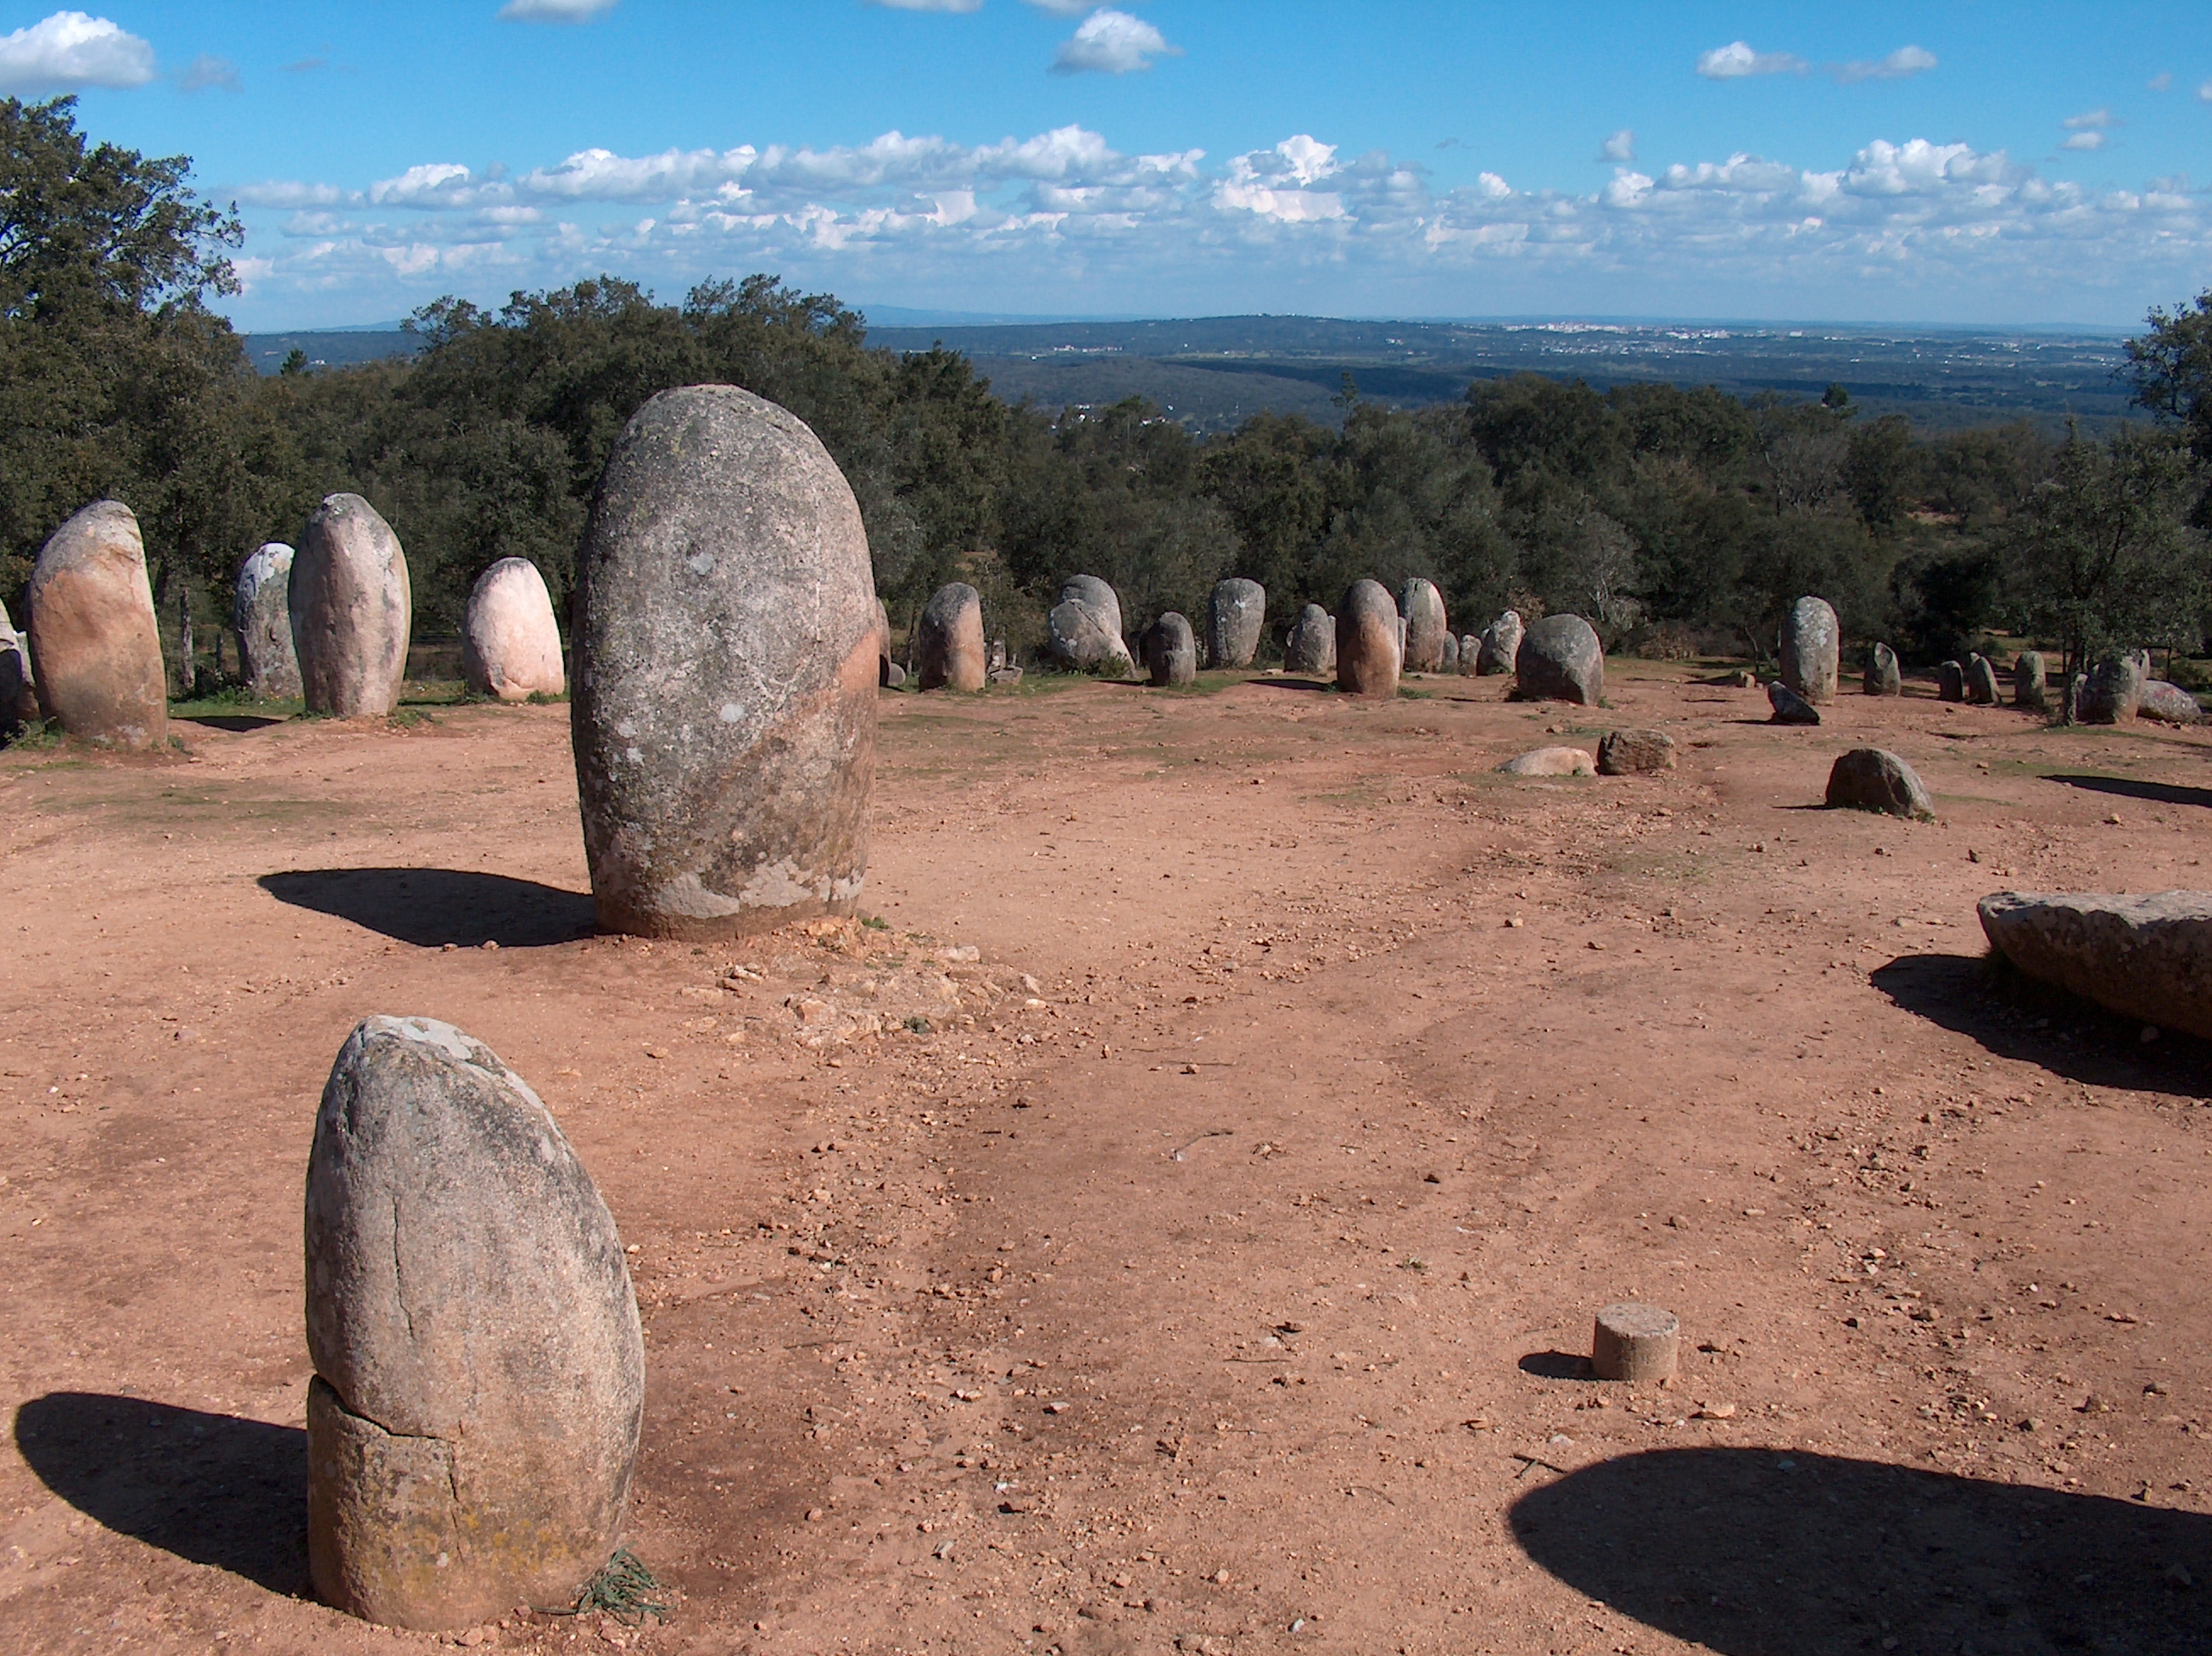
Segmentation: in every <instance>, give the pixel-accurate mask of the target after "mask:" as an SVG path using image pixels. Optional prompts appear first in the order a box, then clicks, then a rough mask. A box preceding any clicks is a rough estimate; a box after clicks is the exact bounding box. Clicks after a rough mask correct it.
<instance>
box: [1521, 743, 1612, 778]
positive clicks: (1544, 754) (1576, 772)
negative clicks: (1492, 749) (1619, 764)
mask: <svg viewBox="0 0 2212 1656" xmlns="http://www.w3.org/2000/svg"><path fill="white" fill-rule="evenodd" d="M1498 770H1500V771H1502V772H1503V773H1504V774H1505V775H1506V776H1595V775H1596V774H1597V766H1596V765H1595V764H1593V763H1592V762H1591V760H1590V756H1589V754H1588V753H1587V752H1584V751H1583V749H1581V748H1579V747H1540V748H1537V749H1535V750H1534V751H1533V752H1528V753H1523V754H1522V755H1521V756H1520V757H1519V758H1511V759H1508V760H1506V761H1505V763H1504V764H1501V765H1499V766H1498Z"/></svg>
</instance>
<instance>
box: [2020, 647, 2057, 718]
mask: <svg viewBox="0 0 2212 1656" xmlns="http://www.w3.org/2000/svg"><path fill="white" fill-rule="evenodd" d="M2012 704H2013V705H2014V706H2015V707H2018V708H2025V709H2027V710H2028V711H2029V712H2031V713H2041V712H2044V711H2045V710H2046V709H2048V708H2049V707H2050V705H2051V693H2050V686H2049V685H2047V684H2046V683H2045V680H2044V677H2043V657H2042V655H2041V654H2039V653H2038V652H2036V651H2034V650H2032V649H2024V650H2022V651H2021V653H2020V659H2019V660H2018V661H2015V662H2014V663H2013V664H2012Z"/></svg>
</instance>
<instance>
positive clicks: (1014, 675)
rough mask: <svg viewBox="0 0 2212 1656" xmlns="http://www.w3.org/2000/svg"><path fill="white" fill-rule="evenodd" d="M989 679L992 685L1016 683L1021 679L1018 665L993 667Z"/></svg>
mask: <svg viewBox="0 0 2212 1656" xmlns="http://www.w3.org/2000/svg"><path fill="white" fill-rule="evenodd" d="M990 681H991V683H993V684H994V685H1018V684H1019V683H1021V681H1022V670H1021V669H1020V668H1019V667H993V668H992V669H991V674H990Z"/></svg>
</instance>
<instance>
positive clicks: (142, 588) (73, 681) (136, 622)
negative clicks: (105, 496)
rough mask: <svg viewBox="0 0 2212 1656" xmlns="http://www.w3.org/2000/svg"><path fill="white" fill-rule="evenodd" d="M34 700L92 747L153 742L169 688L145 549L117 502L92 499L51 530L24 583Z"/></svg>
mask: <svg viewBox="0 0 2212 1656" xmlns="http://www.w3.org/2000/svg"><path fill="white" fill-rule="evenodd" d="M27 592H28V596H29V598H30V600H31V613H30V618H29V621H28V622H27V624H26V627H25V631H26V632H27V634H28V636H29V637H30V641H31V669H32V672H33V674H34V675H35V676H36V679H37V684H36V689H37V691H38V696H39V704H40V706H41V707H43V708H44V709H46V716H47V717H48V718H50V719H57V720H59V721H60V722H61V727H62V729H63V731H64V733H65V734H68V735H70V736H73V737H75V738H76V739H77V740H80V741H86V742H90V743H91V744H93V745H94V746H96V747H115V748H125V749H132V750H136V749H143V748H149V747H159V746H161V744H162V743H163V742H165V741H166V740H168V734H169V696H168V683H167V673H166V669H165V668H164V667H163V666H162V662H161V632H160V630H159V629H158V628H157V627H156V626H155V622H154V592H153V588H151V587H149V586H148V585H147V583H146V547H145V543H144V542H143V541H142V540H141V539H139V536H138V520H137V518H135V517H133V516H132V515H131V508H129V507H127V506H125V504H124V503H123V502H121V501H119V500H102V501H94V502H93V503H92V504H91V505H89V506H88V507H86V508H84V509H83V510H82V511H81V512H79V513H78V514H76V516H74V517H72V518H71V519H70V521H68V522H66V523H64V524H63V525H62V527H60V528H58V529H57V530H55V531H54V533H53V538H52V539H50V540H49V541H47V542H46V546H45V548H44V549H43V550H42V551H40V553H39V561H38V563H37V565H36V567H34V568H33V569H32V571H31V584H30V586H29V588H27Z"/></svg>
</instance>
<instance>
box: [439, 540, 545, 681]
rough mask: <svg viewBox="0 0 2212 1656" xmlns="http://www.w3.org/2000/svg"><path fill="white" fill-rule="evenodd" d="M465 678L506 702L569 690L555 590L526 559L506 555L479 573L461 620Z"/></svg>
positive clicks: (462, 658) (462, 668) (463, 675)
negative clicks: (555, 604) (553, 590)
mask: <svg viewBox="0 0 2212 1656" xmlns="http://www.w3.org/2000/svg"><path fill="white" fill-rule="evenodd" d="M461 676H462V677H463V678H465V679H467V680H468V684H469V688H470V689H471V690H473V691H476V692H477V694H478V695H479V696H496V697H498V698H499V699H500V700H501V701H502V702H526V701H528V700H529V699H530V698H531V697H532V696H560V695H563V694H565V693H566V692H567V691H568V669H567V667H564V666H563V665H562V660H561V624H560V623H559V622H557V621H556V620H555V619H554V618H553V594H551V593H550V592H548V591H547V590H546V588H545V577H544V575H541V574H540V573H539V572H538V566H537V565H536V564H535V563H532V562H531V561H530V560H529V559H528V558H526V557H502V558H501V559H500V560H499V561H498V562H497V563H495V564H493V565H492V566H491V568H489V569H486V570H485V571H484V572H483V574H482V575H478V576H477V584H476V586H475V588H473V589H472V590H471V592H470V594H469V607H468V612H467V613H466V614H465V616H464V617H463V618H462V621H461Z"/></svg>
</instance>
